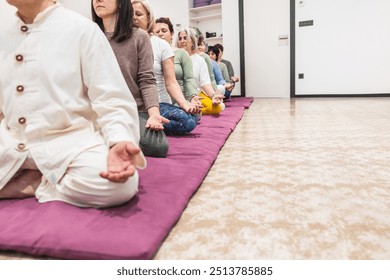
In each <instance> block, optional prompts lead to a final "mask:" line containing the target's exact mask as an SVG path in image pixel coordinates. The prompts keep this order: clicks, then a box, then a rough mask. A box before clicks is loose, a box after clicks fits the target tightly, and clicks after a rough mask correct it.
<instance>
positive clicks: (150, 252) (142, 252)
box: [0, 103, 250, 259]
mask: <svg viewBox="0 0 390 280" xmlns="http://www.w3.org/2000/svg"><path fill="white" fill-rule="evenodd" d="M249 104H250V103H249ZM226 110H227V111H228V110H229V109H226ZM232 110H233V109H232ZM227 111H225V112H227ZM237 111H238V110H237ZM243 113H244V110H242V113H241V114H240V115H239V116H238V119H236V121H235V124H234V125H232V127H231V129H230V131H229V132H227V135H226V137H225V139H224V141H223V143H221V144H220V145H219V147H218V150H217V151H216V155H215V156H214V158H213V160H212V161H211V162H209V163H208V168H207V170H206V171H205V172H204V174H202V178H201V180H200V181H199V183H198V184H197V185H196V186H193V188H192V189H191V190H190V193H189V194H187V195H186V196H185V197H184V199H185V201H184V202H183V203H181V206H180V207H181V209H180V211H178V212H177V213H176V215H175V217H173V218H172V219H170V220H171V222H170V223H171V224H169V225H167V228H168V230H167V231H166V232H165V234H164V235H163V236H162V237H161V238H160V239H155V240H154V243H153V244H149V247H148V248H144V249H142V248H141V249H139V251H138V252H137V254H134V255H133V256H132V255H131V254H130V255H129V254H127V255H126V254H125V255H123V256H118V255H116V254H113V255H112V254H102V253H101V254H100V255H99V256H98V257H97V256H96V252H87V251H83V252H81V251H80V250H75V251H74V252H73V251H72V249H70V248H68V249H64V248H62V249H60V250H55V249H53V248H50V247H48V248H44V247H39V248H34V247H33V246H32V245H27V246H26V245H24V244H12V245H10V244H4V243H3V242H2V241H4V240H2V237H1V236H0V250H7V251H8V250H12V251H18V252H23V253H28V254H30V255H37V256H42V255H46V256H50V257H57V258H69V259H95V257H97V259H117V258H118V259H150V258H152V257H153V256H154V254H155V253H156V252H157V250H158V248H159V247H160V246H161V244H162V242H163V240H164V239H165V238H166V236H167V235H168V234H169V232H170V230H171V229H172V227H173V226H174V225H175V224H176V223H177V221H178V220H179V219H180V217H181V215H182V213H183V211H184V209H185V207H186V206H187V204H188V202H189V201H190V199H191V197H192V196H193V195H194V194H195V193H196V191H197V189H198V188H199V186H200V185H201V184H202V182H203V180H204V178H205V177H206V176H207V173H208V172H209V170H210V168H211V166H212V165H213V163H214V161H215V160H216V158H217V156H218V153H219V151H220V149H221V148H222V147H223V145H224V143H225V141H226V140H227V138H228V137H229V135H230V133H231V132H232V131H233V130H234V129H235V127H236V125H237V123H238V122H239V121H240V120H241V118H242V116H243ZM207 119H209V121H210V125H212V124H213V120H212V117H211V116H205V117H204V120H207ZM220 120H222V121H223V113H222V114H221V119H220ZM214 125H215V126H216V129H218V128H219V127H218V124H214ZM201 127H202V126H201V125H200V128H201ZM169 138H171V137H169ZM168 157H169V156H168ZM173 157H174V156H172V158H173ZM184 157H185V155H184ZM188 158H190V157H188ZM149 160H150V161H152V160H154V159H151V158H150V159H149ZM141 176H142V174H141ZM26 201H29V203H31V204H32V205H34V202H35V201H34V198H31V199H27V200H26ZM3 202H5V201H0V208H1V209H2V211H4V207H3V206H4V205H5V204H6V203H3ZM18 202H21V203H23V201H22V200H19V201H18ZM35 203H36V202H35ZM50 204H52V206H53V205H54V206H57V205H58V204H64V203H62V202H51V203H49V204H46V206H47V208H51V207H49V205H50ZM37 206H41V207H45V204H38V203H36V205H35V206H33V207H37ZM67 207H68V205H66V206H65V208H67ZM70 207H72V206H70ZM54 208H55V207H54ZM59 208H61V207H59ZM91 211H99V210H95V209H93V210H91ZM6 222H9V221H6ZM56 249H57V248H56ZM65 251H66V255H67V257H64V253H65Z"/></svg>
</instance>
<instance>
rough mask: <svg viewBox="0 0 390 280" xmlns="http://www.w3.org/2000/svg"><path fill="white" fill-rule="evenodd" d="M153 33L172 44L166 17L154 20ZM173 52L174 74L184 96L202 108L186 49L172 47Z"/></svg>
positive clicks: (171, 28)
mask: <svg viewBox="0 0 390 280" xmlns="http://www.w3.org/2000/svg"><path fill="white" fill-rule="evenodd" d="M154 34H156V36H158V37H160V38H161V39H164V40H165V41H167V42H168V43H169V44H170V45H171V46H172V37H173V34H174V30H173V24H172V22H171V21H170V19H169V18H167V17H162V18H159V19H157V20H156V26H155V30H154ZM173 50H174V53H175V60H174V63H175V75H176V80H177V82H178V83H179V85H180V87H181V90H182V92H183V93H184V96H185V98H186V99H187V100H188V101H190V102H191V103H194V104H195V105H196V106H198V107H199V108H202V107H203V106H202V103H201V102H200V99H199V95H198V94H199V91H198V89H197V87H196V83H195V80H194V75H193V71H192V60H191V57H190V55H189V54H188V53H187V51H185V50H183V49H179V48H177V47H173Z"/></svg>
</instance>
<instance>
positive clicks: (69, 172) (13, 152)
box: [0, 0, 146, 208]
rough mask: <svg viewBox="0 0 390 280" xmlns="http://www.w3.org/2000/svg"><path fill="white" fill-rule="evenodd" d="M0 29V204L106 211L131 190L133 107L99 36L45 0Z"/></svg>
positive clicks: (135, 150)
mask: <svg viewBox="0 0 390 280" xmlns="http://www.w3.org/2000/svg"><path fill="white" fill-rule="evenodd" d="M7 2H8V4H10V5H13V6H15V7H16V8H17V9H18V11H17V13H16V17H15V19H14V20H13V21H12V22H7V23H4V24H3V23H2V25H1V26H0V61H1V64H0V120H1V124H0V198H22V197H28V196H34V195H35V197H36V198H37V200H38V201H39V202H47V201H54V200H60V201H64V202H67V203H70V204H73V205H76V206H79V207H96V208H100V207H110V206H115V205H119V204H122V203H124V202H126V201H128V200H129V199H131V198H132V197H133V196H134V195H135V194H136V193H137V190H138V173H137V169H136V168H144V167H145V166H146V161H145V158H144V156H143V154H142V152H140V149H139V147H138V143H139V137H140V136H139V127H138V126H139V120H138V113H137V106H136V103H135V101H134V99H133V97H132V95H131V93H130V92H129V89H128V87H127V85H126V82H125V80H124V78H123V76H122V74H121V71H120V68H119V66H118V63H117V61H116V58H115V55H114V53H113V51H112V49H111V46H110V45H109V43H108V41H107V39H106V37H105V36H104V34H103V33H102V31H101V30H100V29H99V27H98V26H97V25H96V24H95V23H93V22H92V21H90V20H88V19H87V18H84V17H83V16H81V15H78V14H77V13H75V12H72V11H69V10H67V9H65V8H64V7H62V5H61V4H59V3H57V2H56V1H53V0H7Z"/></svg>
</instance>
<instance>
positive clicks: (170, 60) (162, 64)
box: [131, 0, 200, 135]
mask: <svg viewBox="0 0 390 280" xmlns="http://www.w3.org/2000/svg"><path fill="white" fill-rule="evenodd" d="M131 3H132V5H133V9H134V16H133V22H134V25H135V26H137V27H139V28H141V29H143V30H145V31H146V32H147V33H148V34H149V37H150V41H151V43H152V49H153V54H154V74H155V77H156V82H157V91H158V94H159V102H160V113H161V115H162V116H163V117H165V118H167V119H168V120H169V123H164V132H165V133H166V134H175V135H181V134H186V133H189V132H191V131H192V130H193V129H194V128H195V127H196V125H197V117H196V114H198V113H199V112H200V108H198V107H197V106H196V105H195V104H192V103H190V102H189V101H187V100H186V99H185V97H184V94H183V92H182V91H181V88H180V86H179V84H178V82H177V80H176V76H175V68H174V52H173V49H172V47H171V46H170V45H169V44H168V43H167V42H166V41H165V40H162V39H161V38H159V37H157V36H155V35H154V34H153V31H154V26H155V19H154V14H153V10H152V8H151V5H150V4H149V2H148V1H146V0H132V1H131ZM172 99H173V100H174V101H175V102H176V103H177V104H178V105H179V107H178V106H175V105H173V104H172V103H173V102H172Z"/></svg>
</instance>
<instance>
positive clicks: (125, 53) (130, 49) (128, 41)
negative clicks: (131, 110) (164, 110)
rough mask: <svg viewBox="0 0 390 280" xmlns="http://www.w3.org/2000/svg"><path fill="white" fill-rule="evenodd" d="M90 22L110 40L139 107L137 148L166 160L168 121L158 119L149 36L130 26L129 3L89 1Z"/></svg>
mask: <svg viewBox="0 0 390 280" xmlns="http://www.w3.org/2000/svg"><path fill="white" fill-rule="evenodd" d="M91 6H92V9H91V10H92V19H93V21H94V22H96V23H97V24H98V25H99V27H100V29H101V30H102V31H103V32H104V33H105V35H106V37H107V39H108V40H109V42H110V44H111V47H112V49H113V50H114V53H115V56H116V58H117V60H118V63H119V66H120V68H121V70H122V74H123V77H124V78H125V80H126V83H127V86H128V87H129V89H130V91H131V93H132V95H133V97H134V99H135V101H136V102H137V106H138V117H139V121H140V135H141V139H140V148H141V150H142V152H143V153H144V155H146V156H151V157H166V155H167V153H168V141H167V138H166V136H165V133H164V132H163V129H164V126H163V124H164V123H169V120H167V119H166V118H164V117H162V116H161V115H160V108H159V99H158V93H157V85H156V79H155V77H154V69H153V62H154V57H153V49H152V44H151V43H150V39H149V36H148V34H147V33H146V32H145V31H144V30H142V29H140V28H137V27H134V26H133V25H134V24H133V6H132V5H131V3H130V2H129V0H110V1H107V2H106V3H105V5H101V0H91Z"/></svg>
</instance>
